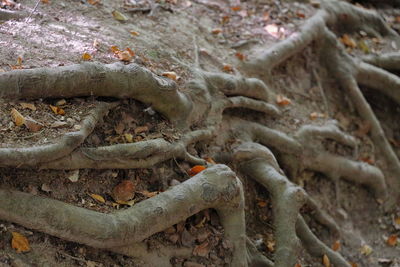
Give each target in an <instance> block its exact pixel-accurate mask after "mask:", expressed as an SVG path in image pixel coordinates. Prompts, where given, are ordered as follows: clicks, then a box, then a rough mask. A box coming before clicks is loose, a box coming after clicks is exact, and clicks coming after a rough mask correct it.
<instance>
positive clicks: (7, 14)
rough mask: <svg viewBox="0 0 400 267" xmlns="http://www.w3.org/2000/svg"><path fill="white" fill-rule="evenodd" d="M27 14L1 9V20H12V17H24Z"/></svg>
mask: <svg viewBox="0 0 400 267" xmlns="http://www.w3.org/2000/svg"><path fill="white" fill-rule="evenodd" d="M26 16H27V14H26V13H24V12H20V11H11V10H5V9H0V21H4V20H11V19H22V18H25V17H26Z"/></svg>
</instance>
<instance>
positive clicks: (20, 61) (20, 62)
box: [17, 56, 22, 66]
mask: <svg viewBox="0 0 400 267" xmlns="http://www.w3.org/2000/svg"><path fill="white" fill-rule="evenodd" d="M17 65H19V66H21V65H22V57H21V56H19V57H18V59H17Z"/></svg>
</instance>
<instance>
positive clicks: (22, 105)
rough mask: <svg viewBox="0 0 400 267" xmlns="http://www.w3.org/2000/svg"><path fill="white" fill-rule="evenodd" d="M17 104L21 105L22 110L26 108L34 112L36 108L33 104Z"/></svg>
mask: <svg viewBox="0 0 400 267" xmlns="http://www.w3.org/2000/svg"><path fill="white" fill-rule="evenodd" d="M19 104H20V105H21V107H22V108H27V109H30V110H33V111H35V110H36V107H35V105H34V104H31V103H19Z"/></svg>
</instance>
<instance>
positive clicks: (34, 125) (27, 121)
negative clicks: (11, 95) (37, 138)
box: [24, 117, 44, 132]
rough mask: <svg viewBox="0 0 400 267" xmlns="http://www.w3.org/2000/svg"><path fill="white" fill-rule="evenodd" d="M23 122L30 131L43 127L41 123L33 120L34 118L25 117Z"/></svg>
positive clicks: (36, 130)
mask: <svg viewBox="0 0 400 267" xmlns="http://www.w3.org/2000/svg"><path fill="white" fill-rule="evenodd" d="M24 124H25V126H26V128H28V129H29V131H31V132H38V131H40V130H41V129H42V128H43V126H44V125H43V124H41V123H39V122H37V121H35V120H34V119H32V118H30V117H26V118H25V121H24Z"/></svg>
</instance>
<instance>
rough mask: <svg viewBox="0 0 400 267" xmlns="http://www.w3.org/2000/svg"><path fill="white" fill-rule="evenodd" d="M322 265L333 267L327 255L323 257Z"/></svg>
mask: <svg viewBox="0 0 400 267" xmlns="http://www.w3.org/2000/svg"><path fill="white" fill-rule="evenodd" d="M322 264H323V265H324V267H331V262H330V260H329V258H328V256H326V254H324V256H323V257H322Z"/></svg>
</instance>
